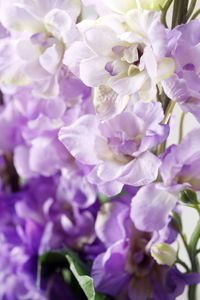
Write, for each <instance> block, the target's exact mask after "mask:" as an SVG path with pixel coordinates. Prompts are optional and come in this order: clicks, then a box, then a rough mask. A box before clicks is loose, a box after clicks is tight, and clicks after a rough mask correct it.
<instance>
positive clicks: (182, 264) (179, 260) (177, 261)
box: [176, 258, 190, 273]
mask: <svg viewBox="0 0 200 300" xmlns="http://www.w3.org/2000/svg"><path fill="white" fill-rule="evenodd" d="M176 263H177V264H179V265H181V266H183V267H184V268H185V270H186V272H188V273H189V272H190V269H189V268H188V266H187V265H186V263H185V262H184V261H182V260H181V259H180V258H177V260H176Z"/></svg>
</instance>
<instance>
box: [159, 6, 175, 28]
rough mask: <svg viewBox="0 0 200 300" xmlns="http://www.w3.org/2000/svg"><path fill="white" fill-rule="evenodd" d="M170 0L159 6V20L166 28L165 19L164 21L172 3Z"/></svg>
mask: <svg viewBox="0 0 200 300" xmlns="http://www.w3.org/2000/svg"><path fill="white" fill-rule="evenodd" d="M172 1H173V0H168V1H167V2H166V3H165V5H164V7H161V11H162V15H161V22H162V23H163V25H164V26H165V27H166V28H168V26H167V21H166V16H167V11H168V9H169V7H170V5H171V4H172Z"/></svg>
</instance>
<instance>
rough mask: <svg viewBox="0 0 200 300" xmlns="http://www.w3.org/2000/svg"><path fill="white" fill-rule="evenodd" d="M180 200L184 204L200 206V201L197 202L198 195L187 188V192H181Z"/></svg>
mask: <svg viewBox="0 0 200 300" xmlns="http://www.w3.org/2000/svg"><path fill="white" fill-rule="evenodd" d="M179 199H180V200H181V201H182V202H183V203H187V204H193V205H199V201H198V200H197V194H196V193H195V192H194V191H193V190H191V189H189V188H186V189H185V190H183V191H181V192H179Z"/></svg>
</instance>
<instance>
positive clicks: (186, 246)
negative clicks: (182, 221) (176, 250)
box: [180, 232, 190, 258]
mask: <svg viewBox="0 0 200 300" xmlns="http://www.w3.org/2000/svg"><path fill="white" fill-rule="evenodd" d="M180 237H181V239H182V241H183V244H184V246H185V250H186V252H187V254H188V257H189V258H190V253H189V247H188V244H187V241H186V238H185V235H184V234H183V233H182V232H181V233H180Z"/></svg>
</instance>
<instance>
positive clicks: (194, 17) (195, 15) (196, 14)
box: [191, 9, 200, 20]
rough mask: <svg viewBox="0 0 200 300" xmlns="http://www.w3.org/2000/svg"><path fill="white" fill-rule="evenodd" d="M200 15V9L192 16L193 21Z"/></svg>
mask: <svg viewBox="0 0 200 300" xmlns="http://www.w3.org/2000/svg"><path fill="white" fill-rule="evenodd" d="M199 14H200V9H198V10H197V11H196V12H195V13H194V14H193V16H192V18H191V20H194V19H196V17H197V16H198V15H199Z"/></svg>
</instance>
